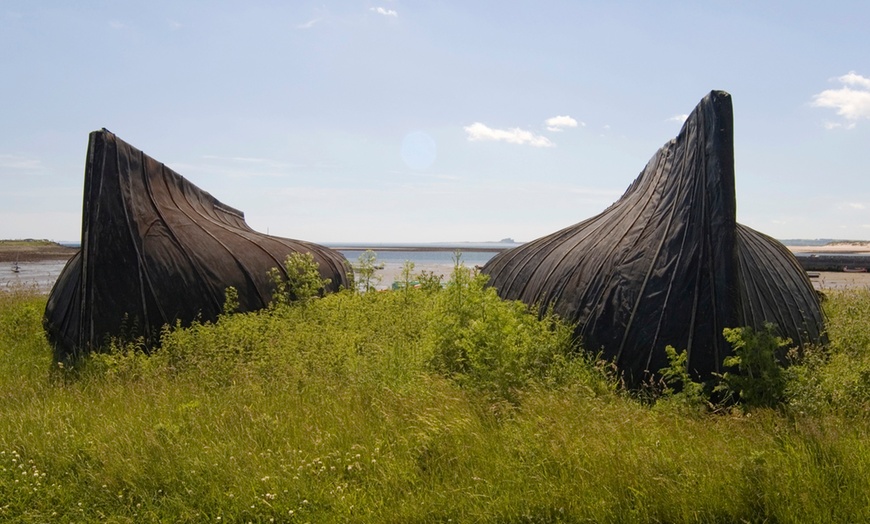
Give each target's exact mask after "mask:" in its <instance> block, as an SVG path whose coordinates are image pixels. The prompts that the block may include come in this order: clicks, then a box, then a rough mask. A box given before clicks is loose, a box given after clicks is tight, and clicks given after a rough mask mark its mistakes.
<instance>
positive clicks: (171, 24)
mask: <svg viewBox="0 0 870 524" xmlns="http://www.w3.org/2000/svg"><path fill="white" fill-rule="evenodd" d="M167 25H169V29H172V30H173V31H178V30H179V29H181V28H182V27H184V26H183V25H181V22H179V21H178V20H169V21H168V22H167Z"/></svg>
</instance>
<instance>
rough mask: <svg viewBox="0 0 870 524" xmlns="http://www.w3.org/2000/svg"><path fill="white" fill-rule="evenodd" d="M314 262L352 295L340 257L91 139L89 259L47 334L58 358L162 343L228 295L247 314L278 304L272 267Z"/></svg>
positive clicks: (56, 305) (67, 287) (85, 241)
mask: <svg viewBox="0 0 870 524" xmlns="http://www.w3.org/2000/svg"><path fill="white" fill-rule="evenodd" d="M293 253H311V254H312V255H313V257H314V259H315V261H316V262H317V263H318V264H319V269H320V273H321V276H322V277H323V278H328V279H330V280H331V283H330V285H329V289H328V290H336V289H338V288H339V286H345V287H347V286H348V284H349V282H348V272H349V271H350V267H349V265H348V263H347V260H346V259H345V258H344V256H342V255H341V254H340V253H338V252H337V251H333V250H331V249H328V248H326V247H323V246H320V245H317V244H312V243H309V242H303V241H299V240H291V239H286V238H279V237H273V236H268V235H264V234H262V233H258V232H256V231H254V230H252V229H251V228H250V227H249V226H248V225H247V223H245V219H244V215H243V213H241V212H240V211H238V210H235V209H233V208H231V207H229V206H226V205H224V204H222V203H221V202H219V201H218V200H217V199H215V198H214V197H212V196H211V195H210V194H208V193H207V192H205V191H203V190H201V189H200V188H198V187H196V186H195V185H194V184H192V183H190V182H189V181H188V180H186V179H185V178H183V177H182V176H181V175H179V174H178V173H175V172H174V171H172V170H171V169H169V168H167V167H166V166H165V165H163V164H161V163H159V162H157V161H156V160H154V159H153V158H151V157H149V156H148V155H145V154H144V153H143V152H142V151H140V150H138V149H136V148H134V147H132V146H130V145H129V144H127V143H125V142H124V141H122V140H121V139H119V138H118V137H116V136H115V135H114V134H112V133H110V132H108V131H106V130H105V129H104V130H102V131H95V132H93V133H91V135H90V141H89V144H88V155H87V165H86V169H85V187H84V206H83V210H82V237H81V251H80V252H79V253H78V254H77V255H76V256H75V257H73V258H72V259H71V260H70V261H69V262H68V263H67V265H66V267H65V268H64V269H63V271H62V272H61V274H60V276H59V277H58V280H57V282H56V283H55V285H54V287H53V289H52V291H51V294H50V295H49V298H48V304H47V306H46V310H45V317H44V326H45V329H46V333H47V336H48V338H49V341H50V342H51V343H52V345H53V347H54V349H55V356H56V357H57V358H58V359H66V358H69V357H72V356H75V355H77V354H79V353H81V352H86V351H91V350H95V349H98V348H99V346H100V345H101V344H103V343H104V342H105V341H106V340H107V339H108V338H109V337H117V336H123V337H127V338H131V337H133V338H135V337H143V338H144V341H145V344H146V346H148V347H151V346H152V345H153V344H154V343H156V342H157V341H158V338H159V333H160V330H161V329H162V327H163V326H164V325H166V324H171V325H174V324H175V323H177V322H181V323H182V324H183V325H186V324H189V323H190V322H192V321H194V320H197V319H199V320H203V321H207V320H214V319H216V318H217V316H218V315H219V314H220V313H221V312H222V309H223V304H224V300H225V292H226V289H227V287H229V286H233V287H235V288H236V290H237V291H238V295H239V310H240V311H253V310H256V309H260V308H263V307H265V306H266V305H268V303H269V302H270V301H271V298H272V292H273V289H274V283H273V282H272V281H271V280H270V278H269V277H268V275H267V273H268V271H269V269H270V268H273V267H277V268H279V269H281V270H283V262H284V260H285V258H286V257H287V256H288V255H290V254H293Z"/></svg>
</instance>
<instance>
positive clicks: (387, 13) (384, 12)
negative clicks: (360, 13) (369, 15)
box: [369, 7, 399, 18]
mask: <svg viewBox="0 0 870 524" xmlns="http://www.w3.org/2000/svg"><path fill="white" fill-rule="evenodd" d="M369 11H372V12H375V13H377V14H379V15H384V16H392V17H394V18H396V17H398V16H399V13H397V12H396V10H395V9H384V8H383V7H369Z"/></svg>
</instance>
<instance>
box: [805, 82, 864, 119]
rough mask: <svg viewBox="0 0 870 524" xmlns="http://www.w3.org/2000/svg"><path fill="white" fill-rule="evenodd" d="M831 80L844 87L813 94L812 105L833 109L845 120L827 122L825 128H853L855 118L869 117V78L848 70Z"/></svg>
mask: <svg viewBox="0 0 870 524" xmlns="http://www.w3.org/2000/svg"><path fill="white" fill-rule="evenodd" d="M832 80H834V81H837V82H839V83H841V84H844V87H841V88H839V89H826V90H824V91H822V92H821V93H818V94H816V95H813V102H812V105H813V106H814V107H826V108H830V109H835V110H836V111H837V114H838V115H839V116H841V117H843V118H844V119H846V122H845V123H839V122H827V123H826V124H825V128H826V129H838V128H844V129H853V128H854V127H855V124H856V121H857V120H861V119H865V118H867V119H870V78H866V77H863V76H861V75H859V74H857V73H855V72H854V71H850V72H849V73H847V74H845V75H843V76H840V77H837V78H835V79H832Z"/></svg>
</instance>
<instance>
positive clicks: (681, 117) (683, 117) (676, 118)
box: [667, 115, 689, 123]
mask: <svg viewBox="0 0 870 524" xmlns="http://www.w3.org/2000/svg"><path fill="white" fill-rule="evenodd" d="M687 118H689V115H674V116H672V117H670V118H668V120H667V121H668V122H680V123H682V122H685V121H686V119H687Z"/></svg>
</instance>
